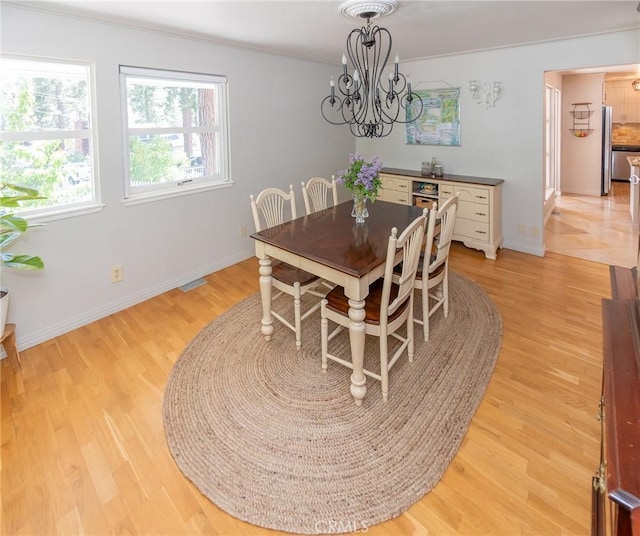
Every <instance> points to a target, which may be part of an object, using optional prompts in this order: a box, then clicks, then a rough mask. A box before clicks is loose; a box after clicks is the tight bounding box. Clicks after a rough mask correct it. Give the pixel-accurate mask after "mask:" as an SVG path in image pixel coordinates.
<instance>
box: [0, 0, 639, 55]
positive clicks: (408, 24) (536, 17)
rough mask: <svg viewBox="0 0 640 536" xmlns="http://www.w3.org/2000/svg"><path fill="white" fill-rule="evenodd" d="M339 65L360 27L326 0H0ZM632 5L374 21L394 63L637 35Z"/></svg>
mask: <svg viewBox="0 0 640 536" xmlns="http://www.w3.org/2000/svg"><path fill="white" fill-rule="evenodd" d="M6 3H8V4H12V5H19V6H22V7H24V8H35V9H39V10H46V11H49V12H52V11H53V12H56V13H60V12H63V13H67V14H72V15H74V14H77V15H81V16H88V17H91V18H97V19H100V20H107V21H111V22H118V23H125V24H128V25H133V26H136V27H142V28H149V29H155V30H160V31H163V32H168V33H172V34H179V35H188V36H192V37H195V38H198V39H204V40H207V41H213V42H217V43H226V44H231V45H235V46H242V47H248V48H251V49H259V50H263V51H269V52H272V53H276V54H284V55H287V56H293V57H297V58H302V59H306V60H311V61H319V62H325V63H334V64H338V63H339V62H340V58H341V57H342V54H343V52H344V49H345V42H346V37H347V35H348V33H349V32H350V31H351V30H352V29H353V28H355V27H357V26H360V25H361V24H362V21H361V20H356V19H353V18H348V17H346V16H344V15H342V14H340V12H339V9H338V7H339V5H340V4H341V1H332V0H279V1H269V0H262V1H255V0H253V1H249V0H246V1H245V0H232V1H229V0H206V1H205V0H182V1H180V0H137V1H131V0H129V1H123V0H63V1H47V0H45V1H35V2H31V1H14V2H6ZM637 7H638V1H637V0H633V1H619V0H607V1H582V0H571V1H522V0H520V1H518V0H514V1H456V0H448V1H435V0H434V1H431V0H429V1H417V0H400V3H399V6H398V9H397V10H396V11H395V12H394V13H392V14H391V15H388V16H386V17H384V18H379V19H376V21H375V22H376V23H377V24H379V25H380V26H384V27H386V28H388V29H389V31H390V32H391V34H392V36H393V39H394V42H393V49H392V50H393V53H394V54H395V53H398V54H399V55H400V59H401V61H406V60H411V59H420V58H429V57H434V56H443V55H449V54H456V53H461V52H468V51H472V50H485V49H492V48H500V47H505V46H513V45H519V44H525V43H537V42H543V41H549V40H556V39H562V38H567V37H575V36H584V35H593V34H598V33H606V32H611V31H617V30H624V29H640V13H639V12H638V10H637Z"/></svg>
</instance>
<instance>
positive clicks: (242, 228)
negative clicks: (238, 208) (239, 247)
mask: <svg viewBox="0 0 640 536" xmlns="http://www.w3.org/2000/svg"><path fill="white" fill-rule="evenodd" d="M240 236H242V237H244V236H247V226H246V225H241V226H240Z"/></svg>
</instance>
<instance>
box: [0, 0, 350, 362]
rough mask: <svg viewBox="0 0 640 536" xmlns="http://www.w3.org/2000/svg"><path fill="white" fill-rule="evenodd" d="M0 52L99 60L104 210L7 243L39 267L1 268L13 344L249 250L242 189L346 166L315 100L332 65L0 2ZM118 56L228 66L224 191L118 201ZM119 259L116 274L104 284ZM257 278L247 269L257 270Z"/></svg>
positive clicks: (157, 63) (215, 68)
mask: <svg viewBox="0 0 640 536" xmlns="http://www.w3.org/2000/svg"><path fill="white" fill-rule="evenodd" d="M0 8H1V9H2V13H1V16H2V17H1V28H0V30H1V32H0V35H1V43H0V49H1V50H2V52H4V53H11V54H27V55H34V56H45V57H51V58H69V59H77V60H89V61H93V62H95V73H96V81H97V107H98V119H97V128H98V138H99V139H98V147H99V157H100V165H99V169H98V170H97V171H98V176H99V181H100V186H101V190H102V201H103V202H104V203H105V208H104V210H103V211H102V212H100V213H97V214H91V215H84V216H77V217H73V218H68V219H62V220H56V221H52V222H49V223H47V224H46V226H44V227H42V228H38V229H34V230H32V231H31V232H30V233H28V234H27V235H25V236H24V237H23V238H21V240H20V242H17V243H16V246H15V248H14V250H15V252H16V253H20V252H21V251H24V252H30V253H34V254H39V255H40V256H42V257H43V259H44V260H45V263H46V269H45V270H44V271H42V272H33V273H29V272H23V271H16V270H4V271H3V274H2V279H3V282H2V284H3V286H7V287H9V288H10V289H11V292H12V298H11V303H10V306H9V316H8V321H9V322H15V323H16V324H17V334H18V345H19V347H20V348H21V349H24V348H27V347H29V346H33V345H34V344H37V343H40V342H42V341H45V340H47V339H49V338H51V337H54V336H56V335H59V334H61V333H64V332H66V331H68V330H71V329H74V328H76V327H78V326H81V325H84V324H86V323H88V322H90V321H92V320H95V319H97V318H100V317H102V316H105V315H108V314H110V313H112V312H115V311H117V310H120V309H122V308H125V307H127V306H129V305H131V304H133V303H136V302H139V301H142V300H144V299H147V298H149V297H151V296H153V295H156V294H159V293H161V292H164V291H166V290H169V289H172V288H175V287H177V286H180V285H182V284H184V283H187V282H189V281H191V280H193V279H195V278H197V277H200V276H203V275H206V274H209V273H211V272H213V271H216V270H218V269H220V268H223V267H225V266H228V265H230V264H233V263H235V262H237V261H239V260H242V259H245V258H248V257H250V256H251V255H253V253H254V249H253V240H252V239H250V238H248V237H245V238H241V237H240V226H241V225H245V226H246V227H247V229H249V230H252V229H253V223H252V221H253V220H252V218H251V214H250V209H249V194H251V193H254V194H257V193H258V192H259V191H260V190H262V189H263V188H265V187H268V186H278V187H282V188H288V185H289V184H290V183H292V184H293V185H294V188H295V190H296V192H297V194H298V196H297V201H298V206H299V207H304V205H303V202H302V195H301V193H300V182H301V181H302V180H307V179H308V178H309V177H312V176H314V175H320V176H330V175H331V174H332V173H336V172H337V171H338V170H340V169H343V168H344V167H345V165H346V163H347V159H348V154H349V152H351V151H353V150H354V148H355V142H354V140H353V138H352V137H351V136H350V134H349V133H348V131H347V130H345V129H342V128H339V127H335V126H332V125H329V124H327V123H326V122H325V121H324V120H323V119H322V117H321V115H320V111H319V110H320V101H321V100H322V98H323V97H324V96H325V93H326V90H327V87H328V85H327V80H328V79H329V77H330V76H331V74H333V71H334V70H335V68H333V67H330V66H327V65H322V64H315V63H311V62H304V61H299V60H295V59H291V58H286V57H280V56H274V55H267V54H260V53H256V52H252V51H247V50H243V49H239V48H232V47H223V46H219V45H213V44H209V43H206V42H203V41H197V40H189V39H182V38H177V37H173V36H168V35H163V34H160V33H154V32H146V31H140V30H135V29H132V28H125V27H118V26H115V25H110V24H102V23H97V22H90V21H83V20H81V19H78V18H69V17H61V16H57V15H52V14H47V13H41V12H37V11H30V10H27V9H23V8H21V7H17V6H7V5H1V4H0ZM120 64H125V65H134V66H144V67H155V68H160V69H175V70H185V71H194V72H207V73H214V74H224V75H227V76H228V79H229V101H230V123H231V168H232V176H233V180H234V184H233V185H232V186H231V187H229V188H224V189H220V190H215V191H210V192H205V193H199V194H195V195H189V196H185V197H179V198H175V199H169V200H163V201H156V202H153V203H147V204H143V205H137V206H130V207H125V206H124V205H123V203H122V198H123V171H122V170H123V165H122V162H123V156H122V131H121V119H120V117H121V115H120V101H119V86H118V83H119V80H118V66H119V65H120ZM119 263H121V264H122V265H123V267H124V270H123V271H124V281H123V282H121V283H117V284H111V283H110V268H111V266H112V265H114V264H119ZM256 277H257V274H256Z"/></svg>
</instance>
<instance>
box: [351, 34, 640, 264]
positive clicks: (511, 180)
mask: <svg viewBox="0 0 640 536" xmlns="http://www.w3.org/2000/svg"><path fill="white" fill-rule="evenodd" d="M388 27H389V30H390V31H391V33H392V34H393V26H392V25H391V23H389V26H388ZM400 37H401V36H399V38H400ZM428 46H429V45H428V39H426V40H425V55H427V54H428V53H429V50H428ZM638 61H640V36H639V35H638V32H635V31H629V32H618V33H613V34H605V35H599V36H593V37H585V38H579V39H567V40H562V41H555V42H549V43H542V44H536V45H527V46H519V47H512V48H505V49H499V50H490V51H484V52H476V53H471V54H462V55H456V56H447V57H442V58H434V59H425V60H421V61H415V62H410V63H406V64H403V65H402V71H403V72H404V73H405V74H409V75H410V76H411V80H412V81H413V82H414V87H415V88H416V89H422V88H435V87H439V85H438V84H419V81H428V80H439V79H443V80H446V81H447V82H448V83H450V84H452V85H454V86H459V87H461V88H462V96H461V104H460V113H461V142H462V146H461V147H438V146H420V145H411V146H410V145H405V143H404V141H405V139H404V129H403V128H395V129H394V131H393V132H392V134H391V135H390V136H389V137H387V138H383V139H380V140H358V142H357V148H358V150H359V151H360V152H362V153H363V154H364V155H366V156H371V155H374V154H379V155H381V157H382V159H383V161H384V164H385V166H389V167H396V168H405V169H415V170H419V169H420V162H422V161H423V160H430V159H431V157H432V156H436V157H437V158H438V160H440V161H441V162H442V163H443V165H444V170H445V173H454V174H458V175H475V176H484V177H494V178H502V179H504V180H505V184H504V187H503V188H504V189H503V201H502V203H503V208H502V226H503V233H504V236H505V242H504V246H505V247H507V248H510V249H515V250H518V251H523V252H528V253H533V254H536V255H543V253H544V245H543V232H542V231H543V202H544V199H543V196H544V190H543V187H544V185H543V165H544V162H543V157H542V155H543V151H542V139H543V136H542V129H543V99H544V73H545V71H555V70H565V69H567V70H568V69H574V68H586V67H598V66H608V65H618V64H626V63H637V62H638ZM475 79H479V80H483V79H484V80H492V81H494V80H495V81H501V82H502V87H503V91H502V94H501V96H500V99H499V100H498V102H497V104H496V107H495V108H490V109H488V110H487V109H485V108H484V107H482V106H480V105H478V104H476V103H475V102H474V101H473V100H472V98H471V95H470V93H469V89H468V88H469V80H475ZM440 86H441V84H440ZM594 102H595V101H594ZM594 115H595V114H594ZM576 141H584V140H578V139H576ZM520 225H523V226H525V228H526V230H527V233H526V234H520V233H518V228H519V226H520ZM478 254H479V255H481V253H480V252H479V253H478ZM498 255H499V254H498Z"/></svg>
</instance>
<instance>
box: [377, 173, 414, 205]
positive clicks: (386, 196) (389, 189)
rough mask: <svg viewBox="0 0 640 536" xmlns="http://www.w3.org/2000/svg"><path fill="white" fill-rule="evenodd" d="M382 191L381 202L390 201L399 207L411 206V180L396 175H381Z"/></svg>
mask: <svg viewBox="0 0 640 536" xmlns="http://www.w3.org/2000/svg"><path fill="white" fill-rule="evenodd" d="M380 180H381V181H382V189H381V190H380V196H379V197H378V199H380V201H389V202H390V203H398V204H399V205H411V204H412V202H411V188H412V183H411V179H409V178H407V177H398V176H395V175H381V176H380Z"/></svg>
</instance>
